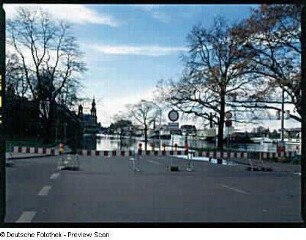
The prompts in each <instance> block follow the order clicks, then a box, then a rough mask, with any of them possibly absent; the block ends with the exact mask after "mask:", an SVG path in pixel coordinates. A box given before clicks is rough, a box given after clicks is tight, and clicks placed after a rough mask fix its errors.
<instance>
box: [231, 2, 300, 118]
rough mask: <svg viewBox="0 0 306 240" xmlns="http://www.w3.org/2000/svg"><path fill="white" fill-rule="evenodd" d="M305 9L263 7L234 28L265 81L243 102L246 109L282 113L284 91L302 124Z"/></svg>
mask: <svg viewBox="0 0 306 240" xmlns="http://www.w3.org/2000/svg"><path fill="white" fill-rule="evenodd" d="M300 21H301V6H300V5H294V4H288V5H284V4H271V5H267V4H263V5H261V7H260V8H257V9H253V11H252V14H251V16H250V17H249V18H247V19H246V20H243V21H242V22H241V23H240V24H239V26H236V27H235V28H233V30H232V33H233V34H235V36H238V37H239V38H240V44H241V45H242V46H243V48H244V51H245V53H246V54H248V52H252V53H253V54H254V57H253V58H252V61H251V62H250V63H249V66H250V67H252V69H253V72H254V73H255V74H257V75H259V76H261V77H262V78H264V79H265V82H266V84H265V86H264V87H263V86H262V87H261V88H260V90H259V91H257V92H256V93H255V94H254V95H252V96H251V98H244V99H240V100H239V101H240V103H242V105H243V106H245V107H252V108H257V109H259V108H260V109H274V110H281V108H280V103H282V97H275V95H277V96H282V91H284V92H285V93H286V95H285V100H284V101H285V103H290V104H293V105H294V106H295V111H296V112H297V114H294V113H292V114H290V117H292V118H294V119H295V120H297V121H301V111H302V104H301V85H300V84H301V52H302V51H301V26H300ZM237 102H238V101H237Z"/></svg>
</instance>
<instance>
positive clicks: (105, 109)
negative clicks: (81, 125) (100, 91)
mask: <svg viewBox="0 0 306 240" xmlns="http://www.w3.org/2000/svg"><path fill="white" fill-rule="evenodd" d="M142 99H145V100H152V99H153V89H146V90H143V91H141V92H133V93H132V92H131V93H130V94H128V93H126V94H124V95H122V94H121V95H118V94H113V97H112V98H108V97H103V101H102V102H100V103H97V115H98V121H99V122H101V124H102V125H103V126H108V125H109V124H110V123H111V122H112V121H113V118H114V116H115V115H116V114H119V113H120V112H122V113H127V107H126V106H127V104H136V103H137V102H139V101H140V100H142Z"/></svg>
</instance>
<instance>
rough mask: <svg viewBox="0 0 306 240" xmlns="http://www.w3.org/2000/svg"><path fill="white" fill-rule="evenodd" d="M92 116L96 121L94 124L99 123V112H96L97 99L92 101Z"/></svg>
mask: <svg viewBox="0 0 306 240" xmlns="http://www.w3.org/2000/svg"><path fill="white" fill-rule="evenodd" d="M90 114H91V116H92V118H93V120H94V123H95V124H96V123H97V110H96V102H95V98H93V99H92V103H91V109H90Z"/></svg>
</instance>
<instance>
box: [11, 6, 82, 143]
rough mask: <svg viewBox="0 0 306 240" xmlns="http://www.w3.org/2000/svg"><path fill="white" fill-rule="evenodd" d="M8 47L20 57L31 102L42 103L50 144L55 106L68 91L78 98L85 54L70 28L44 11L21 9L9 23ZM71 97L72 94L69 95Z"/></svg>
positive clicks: (46, 135)
mask: <svg viewBox="0 0 306 240" xmlns="http://www.w3.org/2000/svg"><path fill="white" fill-rule="evenodd" d="M7 44H8V46H9V49H10V50H11V51H12V54H14V55H11V56H16V57H17V58H18V66H19V68H21V69H22V72H21V75H22V78H21V79H22V81H24V82H25V83H26V87H27V88H26V91H27V94H28V95H29V96H30V99H32V100H34V101H37V102H40V110H41V117H42V123H43V128H44V130H45V133H44V136H45V141H49V140H50V138H49V136H50V129H51V124H52V118H53V114H54V106H55V104H56V102H58V101H59V99H63V97H64V96H65V97H66V98H68V95H69V92H70V90H71V93H72V94H73V95H75V93H76V91H75V90H76V89H77V87H78V86H79V76H80V74H81V73H82V72H83V71H85V70H86V69H85V64H84V62H83V61H82V60H81V57H82V53H81V52H80V50H79V46H78V44H77V42H76V38H75V37H74V36H73V35H72V34H71V32H70V25H68V24H66V23H63V22H56V21H53V20H52V19H51V18H50V17H49V16H48V14H47V13H46V12H43V11H42V10H41V9H39V10H35V11H30V10H28V9H25V8H20V9H19V10H18V17H17V18H16V19H14V20H9V21H8V22H7ZM70 96H71V97H72V95H70Z"/></svg>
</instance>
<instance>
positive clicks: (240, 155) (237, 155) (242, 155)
mask: <svg viewBox="0 0 306 240" xmlns="http://www.w3.org/2000/svg"><path fill="white" fill-rule="evenodd" d="M189 153H193V156H195V157H211V158H224V159H248V158H254V157H252V156H251V155H250V154H252V153H254V152H219V151H214V152H196V151H192V152H191V151H189ZM78 154H79V155H81V156H102V157H103V156H104V157H115V156H117V157H118V156H122V157H128V156H133V155H135V154H138V155H140V156H175V155H178V156H180V155H187V154H188V152H187V151H184V150H181V151H180V150H178V151H157V150H156V151H155V150H154V151H153V150H147V151H144V150H138V151H137V152H136V153H135V152H134V151H132V150H127V151H125V150H113V151H97V150H79V151H78ZM256 154H257V157H256V158H261V159H271V158H278V157H294V156H295V155H296V152H281V153H274V152H256Z"/></svg>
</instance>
